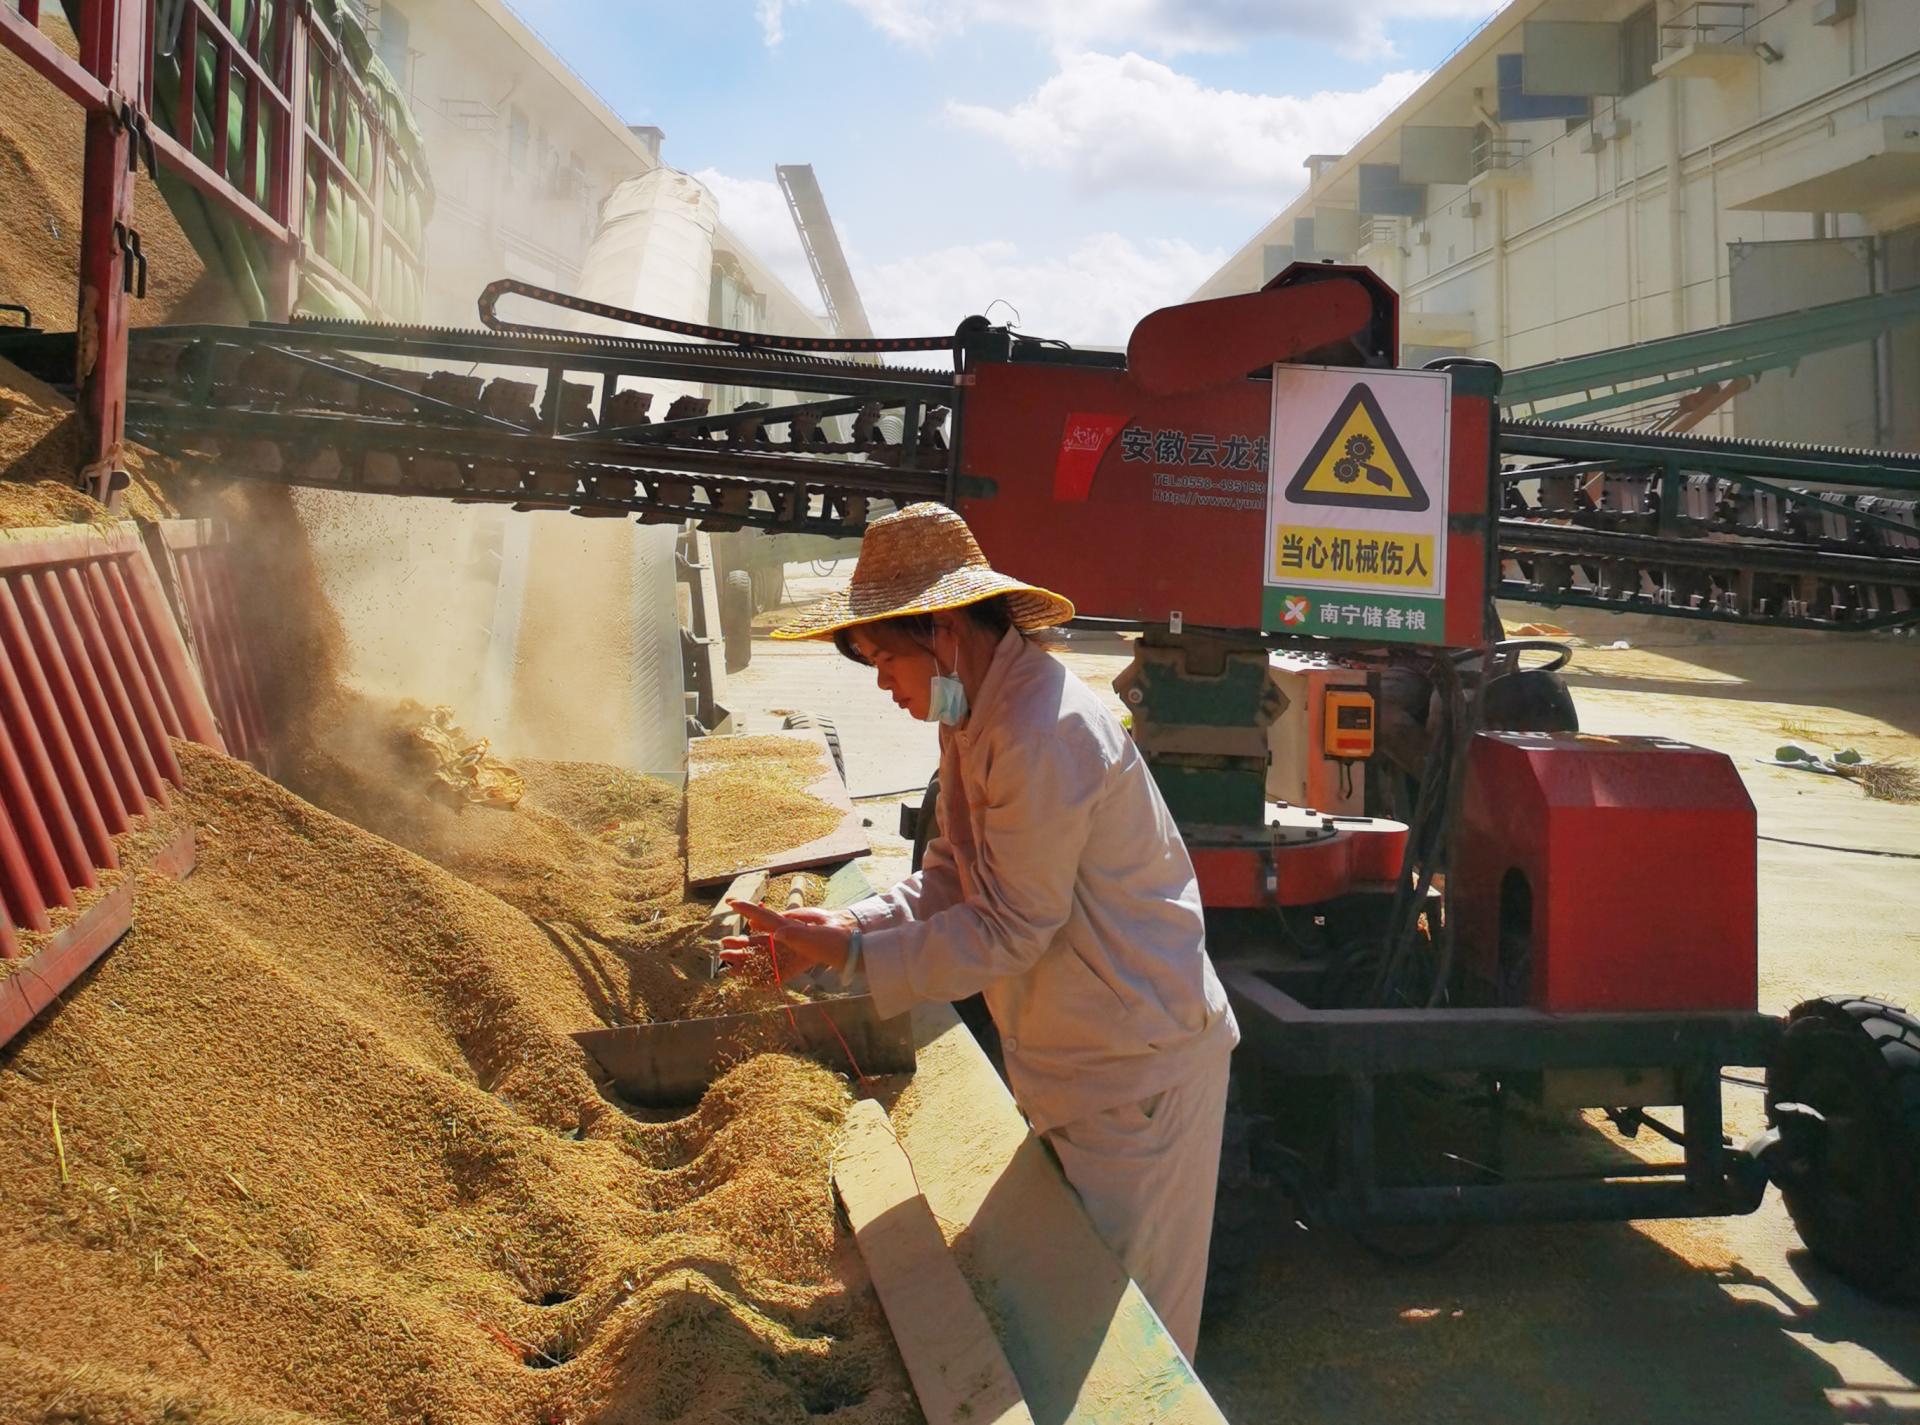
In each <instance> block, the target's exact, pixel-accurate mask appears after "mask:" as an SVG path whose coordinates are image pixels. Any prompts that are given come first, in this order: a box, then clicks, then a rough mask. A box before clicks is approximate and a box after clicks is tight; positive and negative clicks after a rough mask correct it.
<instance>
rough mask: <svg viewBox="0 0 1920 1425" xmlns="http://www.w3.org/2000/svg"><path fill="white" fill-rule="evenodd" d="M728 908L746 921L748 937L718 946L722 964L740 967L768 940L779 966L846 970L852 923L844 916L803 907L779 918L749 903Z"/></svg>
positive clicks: (731, 937) (731, 938)
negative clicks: (732, 909) (820, 966)
mask: <svg viewBox="0 0 1920 1425" xmlns="http://www.w3.org/2000/svg"><path fill="white" fill-rule="evenodd" d="M728 904H729V905H731V906H732V907H733V908H734V910H735V911H736V912H737V913H738V914H739V916H740V918H741V919H742V920H744V921H746V923H747V929H748V931H749V932H750V933H749V934H746V935H729V936H728V937H726V939H724V940H722V941H721V942H720V959H721V961H722V963H724V964H728V965H739V964H742V963H744V962H746V961H747V960H749V959H751V958H752V957H753V955H754V954H755V953H756V952H758V951H761V950H764V949H766V948H767V945H768V941H769V939H771V941H772V945H773V950H774V952H775V953H776V954H778V955H779V956H780V957H781V964H782V965H783V966H787V965H792V966H794V967H795V968H799V969H805V968H806V967H807V966H810V965H825V966H826V967H827V968H828V969H830V970H844V969H845V968H846V966H847V950H848V947H849V946H850V945H852V943H853V930H854V919H853V916H852V915H850V914H849V913H848V912H846V911H844V910H818V909H815V908H813V907H805V908H802V909H800V910H794V911H788V912H787V913H785V914H784V915H783V914H781V912H779V911H777V910H769V909H767V907H765V906H763V905H755V904H754V903H753V902H752V901H729V902H728Z"/></svg>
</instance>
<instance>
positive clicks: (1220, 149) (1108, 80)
mask: <svg viewBox="0 0 1920 1425" xmlns="http://www.w3.org/2000/svg"><path fill="white" fill-rule="evenodd" d="M1425 77H1426V76H1425V75H1424V74H1422V73H1420V72H1418V71H1411V70H1403V71H1396V72H1394V73H1392V74H1387V75H1383V76H1382V77H1381V78H1380V79H1379V80H1378V81H1377V82H1375V83H1374V84H1373V85H1372V86H1371V87H1370V88H1367V89H1362V90H1358V91H1355V92H1348V93H1321V94H1308V95H1291V94H1247V93H1242V92H1240V91H1238V90H1233V89H1212V88H1208V87H1207V86H1206V85H1203V84H1201V83H1199V82H1198V81H1197V80H1194V79H1191V78H1189V77H1188V76H1186V75H1184V74H1181V73H1179V72H1177V71H1175V70H1173V69H1170V68H1168V67H1167V66H1166V65H1164V64H1161V63H1159V62H1158V61H1156V60H1151V59H1143V58H1142V57H1141V56H1139V55H1137V54H1124V55H1108V54H1076V55H1070V56H1068V57H1067V58H1065V59H1064V60H1063V61H1062V62H1061V65H1060V69H1059V71H1058V72H1057V73H1055V74H1054V75H1053V76H1052V77H1051V78H1049V79H1048V80H1047V81H1046V82H1045V83H1044V84H1042V85H1041V86H1040V87H1039V89H1037V90H1036V91H1034V93H1033V94H1032V96H1031V97H1029V98H1026V99H1023V100H1021V101H1020V102H1019V103H1018V104H1015V105H1014V106H1013V107H1011V108H1009V109H994V108H990V107H987V106H985V105H979V104H956V103H949V104H948V105H947V113H948V115H949V116H950V117H951V118H952V119H953V120H954V121H955V122H957V123H959V124H960V125H962V126H963V127H965V128H967V129H970V130H972V131H973V132H975V133H978V134H980V135H982V136H983V137H986V138H990V139H992V140H994V141H995V142H997V143H1001V144H1004V145H1005V146H1006V147H1007V149H1008V150H1009V151H1010V152H1011V153H1012V154H1013V155H1014V157H1015V158H1016V159H1017V160H1018V161H1019V162H1020V163H1021V164H1022V165H1024V166H1026V167H1029V168H1050V169H1058V170H1060V171H1062V172H1064V173H1066V174H1068V175H1069V176H1070V177H1071V179H1072V180H1073V182H1074V183H1075V184H1076V185H1078V186H1079V187H1081V188H1083V189H1085V190H1088V191H1100V192H1109V191H1113V190H1116V189H1122V188H1155V189H1169V188H1172V189H1185V190H1190V191H1192V190H1199V191H1209V192H1215V193H1232V192H1249V191H1251V192H1259V193H1261V194H1264V195H1268V196H1270V197H1271V198H1272V199H1273V200H1274V202H1275V206H1277V205H1278V201H1279V200H1280V198H1282V197H1283V196H1284V195H1285V194H1287V193H1289V192H1291V191H1293V190H1295V189H1298V188H1299V187H1301V186H1302V185H1303V184H1304V183H1305V182H1306V175H1305V173H1304V172H1303V171H1302V169H1301V164H1302V163H1303V162H1304V161H1305V160H1306V157H1307V155H1308V154H1310V153H1344V152H1345V151H1346V150H1347V148H1348V147H1349V146H1350V145H1351V144H1352V143H1353V142H1354V140H1356V139H1358V138H1359V137H1360V136H1361V135H1362V134H1364V133H1365V132H1366V131H1367V130H1368V129H1370V128H1371V127H1373V125H1374V124H1375V123H1376V122H1378V121H1379V119H1380V118H1381V117H1382V116H1383V115H1385V114H1386V113H1387V112H1388V111H1390V110H1391V109H1392V108H1393V106H1394V105H1395V104H1397V103H1399V102H1400V100H1402V99H1404V98H1405V97H1406V96H1407V95H1408V94H1410V93H1412V92H1413V90H1414V89H1415V88H1417V87H1418V86H1419V84H1420V81H1421V80H1422V79H1424V78H1425Z"/></svg>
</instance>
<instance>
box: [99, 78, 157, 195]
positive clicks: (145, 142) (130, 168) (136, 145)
mask: <svg viewBox="0 0 1920 1425" xmlns="http://www.w3.org/2000/svg"><path fill="white" fill-rule="evenodd" d="M107 107H108V109H109V111H110V112H111V113H112V114H113V117H114V121H115V122H116V123H118V124H119V125H120V127H121V128H123V129H125V130H126V131H127V132H128V133H129V134H131V135H132V136H133V142H132V143H130V144H129V145H128V146H127V172H129V173H138V172H139V171H140V165H141V163H142V162H145V164H146V165H147V177H149V178H151V179H152V180H153V181H154V182H156V183H157V182H159V181H160V163H159V160H158V159H157V158H156V156H155V154H154V148H153V130H152V127H151V126H150V124H149V122H148V119H147V116H146V114H145V113H143V112H142V111H141V110H140V109H139V108H138V107H136V106H135V105H134V103H133V102H132V101H131V100H130V99H128V98H127V97H126V96H125V95H124V94H113V95H110V96H109V97H108V99H107Z"/></svg>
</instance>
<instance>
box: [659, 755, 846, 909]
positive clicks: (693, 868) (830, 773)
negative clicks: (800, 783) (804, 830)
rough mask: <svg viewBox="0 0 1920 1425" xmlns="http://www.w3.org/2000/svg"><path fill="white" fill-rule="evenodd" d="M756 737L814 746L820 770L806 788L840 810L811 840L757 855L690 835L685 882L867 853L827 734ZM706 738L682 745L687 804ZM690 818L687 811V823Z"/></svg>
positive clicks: (696, 787) (694, 791)
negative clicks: (829, 826) (830, 825)
mask: <svg viewBox="0 0 1920 1425" xmlns="http://www.w3.org/2000/svg"><path fill="white" fill-rule="evenodd" d="M753 736H755V737H760V738H776V737H777V738H783V739H795V740H798V741H800V742H803V743H807V744H808V745H810V746H813V747H815V748H817V749H818V750H819V753H820V774H819V776H817V777H816V778H815V779H814V780H813V781H812V782H811V783H809V784H808V786H807V791H808V792H809V793H810V794H811V795H813V796H814V797H817V798H818V799H819V800H821V801H823V802H825V803H826V804H827V805H828V806H831V807H833V808H835V809H836V810H838V811H839V812H840V824H839V825H838V826H837V827H835V828H834V829H833V830H832V831H830V832H828V833H827V834H826V835H824V836H817V837H815V838H814V839H813V840H811V841H806V842H801V843H797V844H795V845H792V846H785V847H781V848H779V849H778V850H776V851H773V852H770V853H762V854H759V855H742V856H735V855H730V854H729V849H728V848H727V847H726V846H725V845H724V844H718V845H716V844H712V843H707V844H703V845H700V846H695V845H693V844H692V837H691V834H689V837H688V845H687V884H688V885H689V886H710V885H717V884H718V883H720V882H722V881H728V880H731V879H733V878H734V877H735V876H737V875H739V874H740V873H741V872H743V871H767V872H770V873H778V872H781V871H798V870H802V869H804V868H806V867H809V866H822V865H826V864H828V863H830V862H833V861H846V860H850V859H851V858H852V857H855V856H865V855H868V854H869V853H870V852H871V851H872V850H873V845H872V843H871V842H870V841H869V840H868V839H867V832H866V828H865V827H864V826H862V825H861V823H860V813H859V812H858V811H856V810H855V809H854V805H853V799H852V798H851V797H849V796H848V795H847V784H846V783H845V782H844V781H842V780H841V778H840V773H839V772H838V771H836V770H835V768H834V765H833V757H832V754H831V753H829V752H828V751H827V739H826V737H825V736H824V735H823V734H822V733H821V732H819V731H818V730H817V729H815V728H801V727H795V728H787V729H784V730H782V731H780V732H764V733H755V734H753ZM713 740H714V739H711V738H696V739H695V740H694V741H693V742H692V743H691V744H690V745H689V747H688V749H687V802H688V804H689V807H691V805H692V803H693V802H694V801H695V800H696V799H698V797H699V796H700V781H701V773H702V770H703V769H702V765H701V758H700V754H701V748H702V744H704V743H707V742H710V741H713ZM691 824H692V818H691V816H689V818H688V825H689V826H691Z"/></svg>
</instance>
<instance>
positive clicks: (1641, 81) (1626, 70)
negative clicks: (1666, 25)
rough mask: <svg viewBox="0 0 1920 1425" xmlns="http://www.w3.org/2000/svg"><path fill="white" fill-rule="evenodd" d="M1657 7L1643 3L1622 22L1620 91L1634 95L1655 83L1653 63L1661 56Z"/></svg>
mask: <svg viewBox="0 0 1920 1425" xmlns="http://www.w3.org/2000/svg"><path fill="white" fill-rule="evenodd" d="M1657 9H1658V7H1657V6H1654V5H1643V6H1641V7H1640V8H1639V9H1638V10H1636V11H1634V12H1633V13H1632V14H1631V15H1629V16H1627V18H1626V19H1625V20H1623V21H1622V22H1621V24H1620V81H1621V83H1620V92H1621V93H1622V94H1631V93H1633V92H1634V91H1635V90H1638V89H1645V88H1646V87H1647V86H1648V85H1649V84H1651V83H1653V64H1654V61H1655V60H1657V59H1659V58H1660V17H1659V15H1658V14H1657V13H1656V11H1657Z"/></svg>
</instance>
